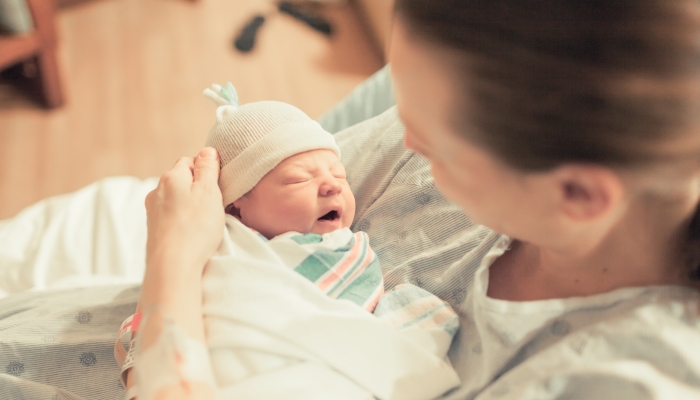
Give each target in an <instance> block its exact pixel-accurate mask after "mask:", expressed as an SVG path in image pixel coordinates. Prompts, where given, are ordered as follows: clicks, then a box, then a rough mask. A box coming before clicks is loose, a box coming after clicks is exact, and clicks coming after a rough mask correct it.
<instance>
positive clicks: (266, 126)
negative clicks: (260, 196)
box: [204, 83, 340, 206]
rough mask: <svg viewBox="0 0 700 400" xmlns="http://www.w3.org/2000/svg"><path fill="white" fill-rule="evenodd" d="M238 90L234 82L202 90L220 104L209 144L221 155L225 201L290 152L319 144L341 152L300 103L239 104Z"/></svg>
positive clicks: (210, 133) (291, 154)
mask: <svg viewBox="0 0 700 400" xmlns="http://www.w3.org/2000/svg"><path fill="white" fill-rule="evenodd" d="M235 93H236V91H235V89H234V88H233V85H231V84H230V83H229V84H228V85H227V86H226V87H221V86H219V85H212V89H207V90H205V91H204V94H205V96H207V97H209V98H210V99H212V100H214V102H215V103H216V104H218V105H219V107H218V108H217V109H216V123H215V124H214V126H213V127H212V128H211V130H210V131H209V136H208V137H207V142H206V146H211V147H214V148H215V149H216V150H217V151H218V153H219V156H220V159H221V175H220V176H219V186H220V187H221V192H222V194H223V200H224V206H227V205H229V204H231V203H232V202H234V201H235V200H237V199H238V198H240V197H241V196H243V195H244V194H245V193H247V192H248V191H249V190H251V189H252V188H253V187H254V186H255V185H256V184H257V183H258V182H259V181H260V179H262V178H263V177H264V176H265V175H266V174H267V173H268V172H270V171H271V170H272V169H273V168H275V166H276V165H277V164H279V163H280V162H281V161H282V160H284V159H286V158H287V157H291V156H293V155H295V154H299V153H303V152H306V151H310V150H317V149H326V150H331V151H333V152H335V153H336V154H337V155H338V157H340V149H339V148H338V146H337V144H336V143H335V138H334V137H333V135H331V134H330V133H329V132H327V131H325V130H324V129H323V128H322V127H321V125H320V124H319V123H318V122H316V121H314V120H312V119H311V118H309V116H308V115H306V114H305V113H304V112H303V111H301V110H300V109H298V108H297V107H294V106H293V105H291V104H287V103H283V102H279V101H258V102H253V103H247V104H244V105H242V106H239V105H238V96H237V95H236V94H235ZM229 98H230V99H231V100H228V99H229ZM234 103H235V104H234Z"/></svg>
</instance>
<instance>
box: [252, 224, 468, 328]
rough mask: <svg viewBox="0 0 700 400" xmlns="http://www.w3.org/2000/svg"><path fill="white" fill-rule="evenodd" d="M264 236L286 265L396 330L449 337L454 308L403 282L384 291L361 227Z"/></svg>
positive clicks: (454, 324)
mask: <svg viewBox="0 0 700 400" xmlns="http://www.w3.org/2000/svg"><path fill="white" fill-rule="evenodd" d="M258 236H259V237H260V238H261V240H263V241H266V242H267V243H268V244H269V245H270V246H271V247H272V248H273V249H274V250H276V251H277V253H278V254H279V255H280V256H281V258H283V259H284V261H285V262H286V264H287V266H288V267H289V268H292V269H293V270H294V271H295V272H297V273H299V274H301V275H302V276H304V277H305V278H307V279H308V280H310V281H311V282H313V283H314V284H315V285H316V286H317V287H318V288H319V289H320V290H321V291H322V292H323V293H325V294H326V295H328V296H329V297H331V298H337V299H345V300H350V301H352V302H354V303H356V304H358V305H359V306H361V307H362V308H364V309H365V310H367V311H369V312H373V313H374V314H375V315H376V316H377V317H379V318H380V319H381V320H382V321H384V322H386V323H387V324H389V325H391V326H393V327H394V328H396V329H398V330H413V329H439V330H442V331H444V332H446V333H447V334H448V335H449V336H450V338H451V337H453V336H454V334H455V333H456V332H457V329H458V327H459V320H458V317H457V314H455V312H454V311H453V310H452V308H451V307H450V306H449V305H448V304H447V303H445V302H444V301H442V300H441V299H440V298H438V297H437V296H435V295H433V294H432V293H430V292H428V291H426V290H423V289H421V288H419V287H417V286H414V285H412V284H403V285H399V286H397V287H395V288H394V289H393V290H392V291H390V292H388V293H386V294H385V293H384V280H383V278H382V271H381V268H380V266H379V260H378V259H377V255H376V254H375V253H374V251H373V250H372V249H371V248H370V246H369V238H368V236H367V234H366V233H365V232H355V233H353V232H352V231H350V230H349V229H347V228H345V229H339V230H336V231H334V232H331V233H327V234H325V235H318V234H315V233H307V234H301V233H297V232H289V233H285V234H283V235H280V236H277V237H274V238H272V239H271V240H269V241H268V240H267V239H266V238H265V237H264V236H262V235H260V234H258Z"/></svg>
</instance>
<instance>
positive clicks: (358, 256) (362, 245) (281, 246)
mask: <svg viewBox="0 0 700 400" xmlns="http://www.w3.org/2000/svg"><path fill="white" fill-rule="evenodd" d="M259 236H260V238H261V239H262V240H265V241H266V240H267V239H265V237H264V236H262V235H259ZM269 244H270V246H272V247H273V248H275V249H278V250H279V252H278V254H281V255H284V256H286V257H283V258H287V260H285V261H287V266H288V267H290V268H292V269H293V270H294V271H296V272H297V273H299V274H301V275H302V276H304V277H305V278H307V279H308V280H310V281H311V282H313V283H314V284H316V286H317V287H318V288H319V289H321V291H322V292H323V293H325V294H326V295H328V296H329V297H331V298H336V299H346V300H350V301H352V302H353V303H356V304H358V305H360V306H361V307H362V308H364V309H365V310H367V311H369V312H372V311H373V310H374V308H375V307H376V306H377V302H378V301H379V298H380V297H381V296H382V294H384V280H383V279H382V270H381V269H380V267H379V260H378V259H377V255H376V254H375V253H374V251H372V249H371V248H370V247H369V238H368V237H367V234H366V233H364V232H357V233H352V232H351V231H350V230H349V229H347V228H346V229H339V230H337V231H334V232H331V233H328V234H325V235H318V234H315V233H306V234H301V233H297V232H289V233H285V234H283V235H280V236H277V237H274V238H272V239H271V240H270V241H269ZM297 260H298V261H297Z"/></svg>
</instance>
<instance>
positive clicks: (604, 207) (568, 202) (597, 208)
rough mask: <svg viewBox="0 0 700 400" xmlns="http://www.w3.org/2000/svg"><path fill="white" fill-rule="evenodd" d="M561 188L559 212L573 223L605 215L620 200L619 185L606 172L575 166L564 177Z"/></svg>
mask: <svg viewBox="0 0 700 400" xmlns="http://www.w3.org/2000/svg"><path fill="white" fill-rule="evenodd" d="M566 175H568V176H565V177H564V179H563V180H562V181H560V182H561V183H560V185H561V192H562V195H561V198H562V204H561V209H562V211H563V212H564V214H565V215H567V216H568V217H569V218H571V219H573V220H578V221H585V220H592V219H597V218H599V217H602V216H604V215H607V214H608V213H609V212H610V211H612V210H613V209H614V208H616V206H617V205H618V204H619V202H620V200H621V198H622V191H623V187H622V182H621V181H620V179H619V177H618V176H617V174H616V173H615V172H614V171H612V170H609V169H606V168H599V167H588V166H578V167H572V169H571V170H570V171H568V172H567V173H566Z"/></svg>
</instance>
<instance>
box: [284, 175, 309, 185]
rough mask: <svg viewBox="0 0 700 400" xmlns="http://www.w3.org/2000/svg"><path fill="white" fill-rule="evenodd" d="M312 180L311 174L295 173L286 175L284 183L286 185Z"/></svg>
mask: <svg viewBox="0 0 700 400" xmlns="http://www.w3.org/2000/svg"><path fill="white" fill-rule="evenodd" d="M310 180H311V176H309V175H294V176H287V177H285V178H284V180H283V181H282V183H284V184H285V185H294V184H297V183H304V182H308V181H310Z"/></svg>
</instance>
